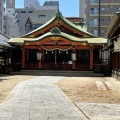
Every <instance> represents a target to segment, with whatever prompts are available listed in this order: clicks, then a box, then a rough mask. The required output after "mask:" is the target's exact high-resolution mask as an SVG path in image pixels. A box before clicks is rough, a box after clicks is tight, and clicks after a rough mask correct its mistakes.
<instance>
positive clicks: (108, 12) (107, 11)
mask: <svg viewBox="0 0 120 120" xmlns="http://www.w3.org/2000/svg"><path fill="white" fill-rule="evenodd" d="M118 11H120V10H101V11H100V14H101V15H108V16H109V15H110V16H111V15H113V14H115V13H116V12H118Z"/></svg>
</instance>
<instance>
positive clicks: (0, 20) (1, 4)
mask: <svg viewBox="0 0 120 120" xmlns="http://www.w3.org/2000/svg"><path fill="white" fill-rule="evenodd" d="M3 14H4V0H0V31H3Z"/></svg>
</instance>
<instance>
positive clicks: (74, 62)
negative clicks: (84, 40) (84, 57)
mask: <svg viewBox="0 0 120 120" xmlns="http://www.w3.org/2000/svg"><path fill="white" fill-rule="evenodd" d="M72 70H76V49H75V48H73V50H72Z"/></svg>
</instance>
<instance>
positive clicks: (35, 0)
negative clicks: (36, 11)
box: [24, 0, 40, 8]
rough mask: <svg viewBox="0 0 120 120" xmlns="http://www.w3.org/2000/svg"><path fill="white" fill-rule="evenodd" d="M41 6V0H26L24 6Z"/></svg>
mask: <svg viewBox="0 0 120 120" xmlns="http://www.w3.org/2000/svg"><path fill="white" fill-rule="evenodd" d="M39 6H40V2H39V0H24V8H37V7H39Z"/></svg>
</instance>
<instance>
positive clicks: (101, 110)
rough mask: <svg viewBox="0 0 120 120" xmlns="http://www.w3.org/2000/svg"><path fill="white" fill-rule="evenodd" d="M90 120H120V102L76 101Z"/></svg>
mask: <svg viewBox="0 0 120 120" xmlns="http://www.w3.org/2000/svg"><path fill="white" fill-rule="evenodd" d="M75 104H76V105H77V106H78V107H79V109H80V110H81V111H83V112H84V114H85V115H86V116H88V118H89V119H90V120H120V104H100V103H87V102H76V103H75Z"/></svg>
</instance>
